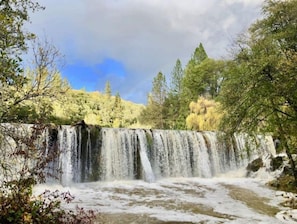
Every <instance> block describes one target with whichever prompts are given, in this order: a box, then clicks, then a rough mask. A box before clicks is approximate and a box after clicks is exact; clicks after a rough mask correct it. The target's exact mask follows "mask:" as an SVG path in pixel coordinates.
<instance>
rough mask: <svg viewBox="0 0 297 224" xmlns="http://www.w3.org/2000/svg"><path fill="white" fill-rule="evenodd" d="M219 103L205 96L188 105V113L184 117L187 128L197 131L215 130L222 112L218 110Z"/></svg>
mask: <svg viewBox="0 0 297 224" xmlns="http://www.w3.org/2000/svg"><path fill="white" fill-rule="evenodd" d="M218 107H219V103H218V102H215V101H214V100H208V99H206V98H205V97H200V98H198V100H197V102H191V103H190V105H189V108H190V114H189V115H188V116H187V118H186V124H187V128H188V129H191V130H197V131H207V130H208V131H211V130H212V131H213V130H217V129H218V126H219V123H220V119H221V117H222V114H221V113H220V112H219V110H218Z"/></svg>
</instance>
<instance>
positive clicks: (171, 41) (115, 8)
mask: <svg viewBox="0 0 297 224" xmlns="http://www.w3.org/2000/svg"><path fill="white" fill-rule="evenodd" d="M39 2H40V4H41V5H43V6H45V7H46V9H45V10H44V11H40V12H36V13H34V14H33V15H32V16H31V21H32V23H31V24H30V25H29V26H28V29H29V30H30V31H32V32H34V33H36V34H37V35H38V36H40V37H41V38H42V37H43V36H44V35H46V37H47V39H48V40H51V42H52V43H53V44H54V45H55V46H56V47H57V48H58V49H59V50H60V51H61V53H62V54H63V55H65V59H66V65H65V66H64V67H63V68H61V74H62V76H63V77H66V78H67V79H68V81H69V82H70V84H71V86H72V88H75V89H82V88H84V89H85V90H87V91H101V92H102V91H104V87H105V83H106V82H107V81H109V82H110V84H111V88H112V92H113V94H116V93H117V92H118V93H120V95H121V97H122V98H124V99H126V100H130V101H133V102H136V103H142V104H146V100H147V94H148V93H149V91H150V90H151V88H152V80H153V78H154V77H155V76H156V75H157V74H158V72H159V71H162V72H163V74H164V75H166V76H168V77H169V76H170V73H171V70H172V68H173V67H174V65H175V62H176V60H177V59H178V58H179V59H180V60H181V61H182V63H183V66H185V64H186V63H187V62H188V60H189V59H190V57H191V55H192V53H193V52H194V50H195V48H196V47H197V46H198V45H199V43H200V42H201V43H202V44H203V45H204V47H205V49H206V52H207V53H208V55H209V57H212V58H224V57H228V50H227V49H228V48H230V46H231V45H232V42H233V41H234V39H235V38H236V36H237V35H238V34H239V33H241V32H243V31H245V30H246V29H247V28H248V27H249V26H250V24H251V23H253V22H254V21H255V20H256V19H257V18H259V17H260V8H261V4H262V3H263V2H264V0H208V1H205V0H183V1H180V0H71V1H69V0H67V1H66V0H50V1H49V0H39Z"/></svg>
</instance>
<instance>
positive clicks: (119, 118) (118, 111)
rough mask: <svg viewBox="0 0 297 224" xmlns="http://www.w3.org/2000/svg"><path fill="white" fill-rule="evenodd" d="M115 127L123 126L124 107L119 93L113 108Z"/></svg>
mask: <svg viewBox="0 0 297 224" xmlns="http://www.w3.org/2000/svg"><path fill="white" fill-rule="evenodd" d="M112 112H113V113H112V121H113V127H117V128H118V127H122V125H123V105H122V99H121V96H120V94H119V93H118V92H117V93H116V95H115V98H114V105H113V108H112Z"/></svg>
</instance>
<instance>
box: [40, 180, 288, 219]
mask: <svg viewBox="0 0 297 224" xmlns="http://www.w3.org/2000/svg"><path fill="white" fill-rule="evenodd" d="M44 189H50V190H54V189H59V190H61V191H69V192H70V193H71V194H73V195H74V196H75V199H74V201H73V202H72V203H70V204H69V205H66V207H68V208H74V207H75V206H76V205H78V206H80V207H84V208H85V209H92V210H95V211H96V212H98V213H99V214H100V213H101V214H109V217H112V216H113V215H110V214H114V215H115V216H116V217H117V218H119V217H123V219H121V220H119V221H118V222H117V221H115V220H112V221H110V222H109V221H108V220H105V221H106V223H108V222H109V223H126V222H125V221H124V220H125V219H124V217H125V216H127V215H129V216H132V217H135V220H134V221H133V218H132V221H133V222H134V223H150V221H147V222H146V221H145V222H144V221H143V220H142V219H140V218H139V217H144V216H145V217H148V218H150V219H154V220H155V221H156V222H154V223H162V222H184V223H185V222H187V223H236V224H237V223H238V224H239V223H240V224H241V223H253V224H254V223H275V224H277V223H282V222H281V221H280V220H279V219H277V218H276V216H275V215H276V213H277V212H278V211H279V210H284V209H285V208H283V207H281V206H280V205H279V203H280V199H279V198H278V197H276V192H275V191H273V190H270V189H268V188H267V187H266V186H264V185H263V184H262V183H261V181H260V180H256V179H247V178H211V179H203V178H170V179H161V180H158V181H156V182H154V183H148V182H144V181H141V180H133V181H112V182H90V183H75V184H71V185H70V186H68V187H62V186H61V185H39V186H37V187H36V188H35V189H34V191H35V194H38V193H41V192H42V191H43V190H44ZM249 200H250V201H249ZM137 220H138V221H137ZM127 223H131V219H129V222H127ZM288 223H290V222H288Z"/></svg>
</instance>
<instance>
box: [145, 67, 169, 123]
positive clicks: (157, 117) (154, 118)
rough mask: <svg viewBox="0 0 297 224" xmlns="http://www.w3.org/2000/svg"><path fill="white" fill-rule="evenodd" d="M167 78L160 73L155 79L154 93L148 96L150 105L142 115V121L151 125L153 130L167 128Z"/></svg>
mask: <svg viewBox="0 0 297 224" xmlns="http://www.w3.org/2000/svg"><path fill="white" fill-rule="evenodd" d="M166 93H167V87H166V78H165V76H164V75H163V73H162V72H159V73H158V74H157V76H156V77H155V78H154V79H153V87H152V92H151V94H149V96H148V104H147V106H146V108H145V109H144V110H143V111H142V113H141V115H140V121H141V122H142V123H144V124H150V125H151V126H152V127H153V128H160V129H163V128H164V127H165V118H164V103H165V100H166Z"/></svg>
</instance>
